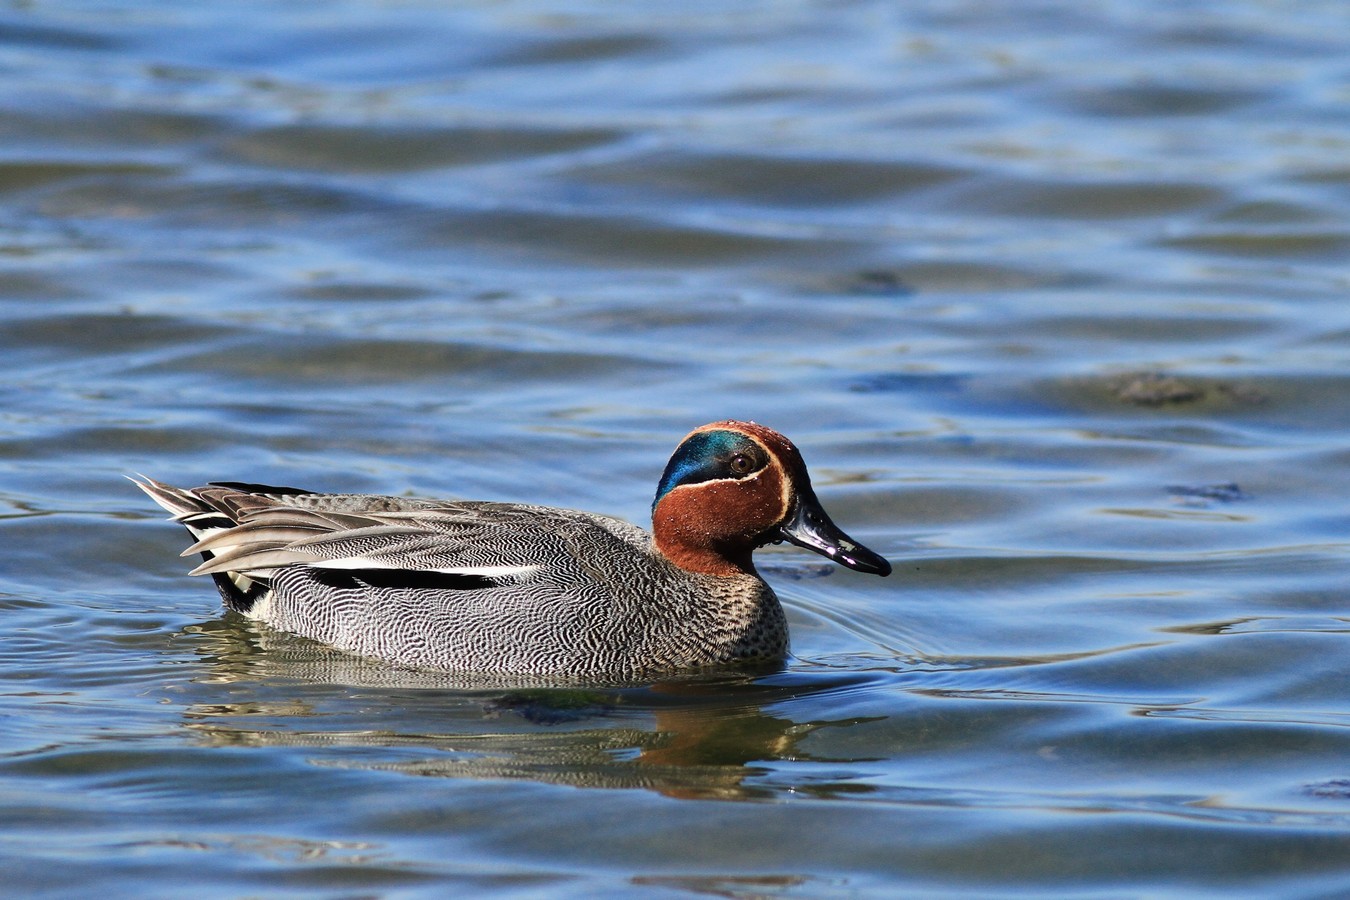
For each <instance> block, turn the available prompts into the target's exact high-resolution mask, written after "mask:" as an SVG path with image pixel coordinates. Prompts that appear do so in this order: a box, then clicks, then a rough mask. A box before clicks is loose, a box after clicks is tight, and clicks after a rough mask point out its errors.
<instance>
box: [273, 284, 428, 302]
mask: <svg viewBox="0 0 1350 900" xmlns="http://www.w3.org/2000/svg"><path fill="white" fill-rule="evenodd" d="M433 294H434V291H433V290H432V289H431V288H428V287H422V286H419V285H414V284H383V283H377V282H370V281H336V280H335V281H324V282H323V283H320V284H307V285H302V286H299V287H293V288H291V289H290V290H288V291H286V292H285V294H284V295H285V296H287V297H291V298H294V299H296V300H303V301H308V302H311V303H328V302H333V303H369V302H373V303H381V302H386V303H402V302H404V301H408V300H422V299H425V298H427V297H430V296H433Z"/></svg>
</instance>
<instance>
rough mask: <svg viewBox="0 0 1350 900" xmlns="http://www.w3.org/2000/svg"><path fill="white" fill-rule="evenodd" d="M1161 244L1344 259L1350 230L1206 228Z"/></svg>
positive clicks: (1242, 253)
mask: <svg viewBox="0 0 1350 900" xmlns="http://www.w3.org/2000/svg"><path fill="white" fill-rule="evenodd" d="M1159 244H1160V246H1164V247H1173V248H1176V249H1179V250H1188V251H1198V252H1201V253H1212V254H1215V255H1218V256H1237V257H1242V258H1244V259H1253V258H1257V259H1259V258H1265V259H1276V260H1287V259H1308V260H1324V261H1327V262H1342V261H1344V260H1345V258H1346V256H1347V255H1350V232H1346V231H1341V230H1313V229H1305V230H1293V229H1280V230H1274V231H1246V230H1244V231H1225V230H1217V229H1205V230H1204V231H1202V232H1201V233H1198V234H1190V235H1186V236H1183V237H1175V238H1169V239H1167V240H1164V241H1160V242H1159Z"/></svg>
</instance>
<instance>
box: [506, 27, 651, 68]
mask: <svg viewBox="0 0 1350 900" xmlns="http://www.w3.org/2000/svg"><path fill="white" fill-rule="evenodd" d="M666 47H667V44H666V42H665V41H664V40H660V39H658V38H656V37H654V36H652V35H650V34H638V33H629V34H624V33H614V34H586V35H579V36H571V35H568V36H562V37H554V38H548V39H533V40H530V41H529V42H527V43H526V45H525V46H518V47H513V48H511V49H508V50H503V51H500V52H498V53H497V54H495V55H494V56H493V57H492V58H491V60H490V64H492V65H496V66H552V65H568V64H572V63H587V64H593V63H597V62H601V61H605V60H615V59H621V58H623V57H628V56H651V55H652V54H655V53H658V52H660V51H662V50H663V49H664V48H666Z"/></svg>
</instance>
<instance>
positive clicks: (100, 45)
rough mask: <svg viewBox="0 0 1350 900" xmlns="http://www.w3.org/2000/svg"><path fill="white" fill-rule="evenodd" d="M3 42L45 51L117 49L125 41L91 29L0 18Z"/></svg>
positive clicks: (12, 17) (6, 17)
mask: <svg viewBox="0 0 1350 900" xmlns="http://www.w3.org/2000/svg"><path fill="white" fill-rule="evenodd" d="M0 43H3V44H11V45H14V46H17V47H32V48H34V49H44V50H79V51H84V50H114V49H116V48H118V47H119V46H120V45H121V44H122V41H120V40H118V39H117V38H114V37H113V36H112V35H110V34H108V33H106V32H99V31H96V30H91V29H77V28H70V27H57V26H54V25H46V24H37V23H35V22H34V21H33V19H32V18H30V17H24V19H19V18H17V17H14V16H12V15H7V16H5V17H3V18H0Z"/></svg>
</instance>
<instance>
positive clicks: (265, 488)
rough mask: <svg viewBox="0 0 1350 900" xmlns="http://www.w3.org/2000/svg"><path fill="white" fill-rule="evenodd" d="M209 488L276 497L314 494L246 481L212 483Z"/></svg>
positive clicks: (298, 489) (302, 490) (300, 489)
mask: <svg viewBox="0 0 1350 900" xmlns="http://www.w3.org/2000/svg"><path fill="white" fill-rule="evenodd" d="M211 487H223V488H229V489H230V490H232V491H243V492H244V493H245V494H271V495H273V496H277V497H295V496H299V495H301V494H312V493H314V492H313V491H307V490H305V489H304V488H293V487H281V486H280V485H274V484H250V483H249V482H247V481H213V482H211Z"/></svg>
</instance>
